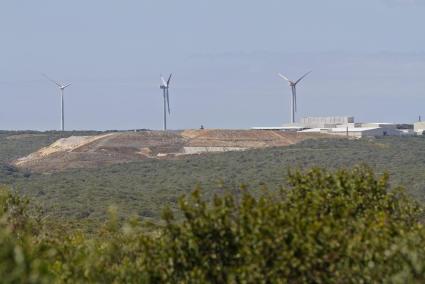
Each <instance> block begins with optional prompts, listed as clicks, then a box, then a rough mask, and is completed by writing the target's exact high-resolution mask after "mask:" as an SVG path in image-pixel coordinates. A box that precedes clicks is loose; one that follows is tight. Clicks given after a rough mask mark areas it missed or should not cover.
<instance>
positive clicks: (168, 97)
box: [167, 88, 171, 114]
mask: <svg viewBox="0 0 425 284" xmlns="http://www.w3.org/2000/svg"><path fill="white" fill-rule="evenodd" d="M167 107H168V114H170V113H171V110H170V95H169V93H168V88H167Z"/></svg>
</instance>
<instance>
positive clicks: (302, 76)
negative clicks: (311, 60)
mask: <svg viewBox="0 0 425 284" xmlns="http://www.w3.org/2000/svg"><path fill="white" fill-rule="evenodd" d="M311 72H313V71H308V72H307V73H305V74H304V75H303V76H302V77H301V78H299V79H298V80H297V81H296V82H295V85H296V84H298V83H299V82H300V81H301V80H302V79H304V78H305V77H306V76H307V75H308V74H310V73H311Z"/></svg>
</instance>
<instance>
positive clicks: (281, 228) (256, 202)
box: [0, 166, 425, 283]
mask: <svg viewBox="0 0 425 284" xmlns="http://www.w3.org/2000/svg"><path fill="white" fill-rule="evenodd" d="M288 184H289V186H288V188H287V189H282V190H281V191H279V192H272V191H267V190H264V191H263V194H262V195H260V196H254V195H252V194H251V193H250V190H248V189H246V187H242V193H241V194H237V195H231V194H225V195H220V196H218V195H217V196H215V197H214V198H213V200H212V201H211V202H208V201H206V199H205V198H204V197H203V196H202V194H201V190H200V189H197V190H195V191H194V192H193V193H192V194H191V195H190V196H188V197H183V198H181V199H180V200H179V206H180V211H181V212H179V214H181V215H182V219H176V218H175V217H174V214H173V213H172V210H170V209H168V210H164V213H163V225H162V226H161V227H159V228H158V227H157V228H156V229H155V230H153V231H152V230H150V231H149V232H147V230H146V226H145V225H143V224H141V223H140V222H139V221H138V219H137V218H135V219H134V220H129V221H128V222H127V223H126V224H125V225H124V226H120V222H119V216H118V215H117V212H116V211H114V210H112V213H111V217H110V218H109V221H108V222H107V223H105V224H104V225H103V226H102V227H101V228H100V229H99V230H98V232H97V233H96V234H94V235H92V236H86V235H84V234H83V233H76V232H74V233H72V232H71V231H66V229H64V228H65V227H66V226H65V227H61V226H60V225H57V224H54V223H52V224H49V227H48V228H44V226H45V225H43V224H42V222H40V221H39V220H38V219H37V218H33V217H30V216H28V214H27V213H25V212H26V210H25V204H26V203H25V201H22V200H20V199H19V198H17V197H16V196H14V195H13V194H10V193H7V192H5V195H1V198H0V205H1V208H2V211H1V212H2V213H1V220H3V221H2V225H1V229H0V241H1V253H0V267H1V268H0V277H1V278H0V279H2V280H4V281H3V282H5V283H13V282H14V283H16V282H18V283H27V282H34V283H36V282H38V283H39V282H49V281H52V282H56V283H346V282H349V283H385V282H387V283H415V282H417V283H423V282H424V281H425V249H424V247H425V246H424V245H425V229H424V227H423V226H422V225H421V224H420V222H419V218H420V215H421V214H422V209H421V208H420V207H419V206H418V205H417V204H416V203H415V202H413V201H411V200H410V199H409V198H408V197H407V196H406V195H405V193H404V191H403V189H401V188H390V185H389V183H388V175H386V174H383V175H382V176H379V177H376V176H375V175H374V173H373V172H372V170H371V169H369V168H367V167H365V166H361V167H355V168H353V169H351V170H337V171H335V172H328V171H326V170H322V169H312V170H310V171H307V172H299V171H295V172H290V173H289V175H288ZM35 224H36V225H38V226H39V228H40V229H39V230H34V227H35ZM58 228H60V229H58ZM46 229H47V230H48V231H49V233H47V232H46ZM11 271H12V272H11Z"/></svg>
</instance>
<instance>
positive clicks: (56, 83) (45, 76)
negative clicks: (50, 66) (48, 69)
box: [41, 73, 62, 88]
mask: <svg viewBox="0 0 425 284" xmlns="http://www.w3.org/2000/svg"><path fill="white" fill-rule="evenodd" d="M41 75H43V76H44V78H46V79H47V80H49V81H50V82H52V83H53V84H55V85H57V86H58V87H60V88H61V87H62V85H61V84H59V83H58V82H57V81H55V80H53V79H51V78H50V77H49V76H47V75H46V74H44V73H41Z"/></svg>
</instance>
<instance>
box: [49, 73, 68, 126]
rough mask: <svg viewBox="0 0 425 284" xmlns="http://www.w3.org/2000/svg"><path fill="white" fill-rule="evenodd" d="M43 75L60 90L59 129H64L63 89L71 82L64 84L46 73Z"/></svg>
mask: <svg viewBox="0 0 425 284" xmlns="http://www.w3.org/2000/svg"><path fill="white" fill-rule="evenodd" d="M43 76H44V77H45V78H46V79H47V80H49V81H50V82H52V83H53V84H55V85H56V86H58V87H59V90H60V96H61V130H62V131H65V103H64V91H65V89H66V88H67V87H69V86H71V84H64V83H61V82H58V81H55V80H53V79H51V78H49V77H48V76H47V75H46V74H43Z"/></svg>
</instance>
